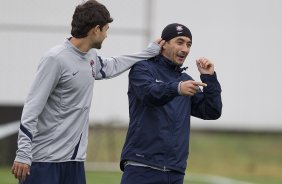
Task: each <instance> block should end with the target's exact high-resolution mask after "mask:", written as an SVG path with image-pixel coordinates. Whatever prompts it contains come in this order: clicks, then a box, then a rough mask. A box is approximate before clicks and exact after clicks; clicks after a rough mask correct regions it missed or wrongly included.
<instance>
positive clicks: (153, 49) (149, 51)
mask: <svg viewBox="0 0 282 184" xmlns="http://www.w3.org/2000/svg"><path fill="white" fill-rule="evenodd" d="M162 44H163V41H161V40H160V39H159V40H156V41H155V42H152V43H150V44H149V46H148V47H147V48H146V49H145V50H143V51H141V52H137V53H134V54H130V55H122V56H118V57H111V58H101V57H98V58H97V64H96V66H97V67H96V73H97V76H96V77H95V79H98V80H99V79H107V78H113V77H116V76H118V75H120V74H121V73H123V72H124V71H126V70H128V69H129V68H130V67H131V66H133V65H134V64H135V63H136V62H138V61H142V60H145V59H149V58H152V57H154V56H156V55H158V54H159V53H160V48H161V45H162Z"/></svg>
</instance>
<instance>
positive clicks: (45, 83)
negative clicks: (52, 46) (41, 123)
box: [15, 57, 60, 165]
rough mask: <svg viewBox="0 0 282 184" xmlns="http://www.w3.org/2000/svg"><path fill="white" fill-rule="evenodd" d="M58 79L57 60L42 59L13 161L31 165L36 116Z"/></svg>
mask: <svg viewBox="0 0 282 184" xmlns="http://www.w3.org/2000/svg"><path fill="white" fill-rule="evenodd" d="M59 78H60V66H59V63H58V62H57V60H56V59H54V58H53V57H47V58H43V59H42V61H41V63H40V64H39V66H38V69H37V73H36V76H35V79H34V81H33V83H32V86H31V89H30V91H29V94H28V96H27V98H26V101H25V105H24V108H23V112H22V117H21V124H20V129H19V134H18V150H17V152H16V158H15V161H17V162H21V163H26V164H29V165H31V160H32V154H31V150H32V139H33V136H34V134H35V133H36V131H37V128H36V127H37V121H38V116H39V115H40V113H41V112H42V110H43V108H44V106H45V104H46V102H47V99H48V97H49V95H50V93H51V92H52V91H53V89H54V88H55V86H56V84H57V83H58V81H59Z"/></svg>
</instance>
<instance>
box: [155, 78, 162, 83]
mask: <svg viewBox="0 0 282 184" xmlns="http://www.w3.org/2000/svg"><path fill="white" fill-rule="evenodd" d="M156 82H157V83H160V82H162V83H163V82H164V81H162V80H159V79H156Z"/></svg>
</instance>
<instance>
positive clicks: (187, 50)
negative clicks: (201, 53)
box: [181, 45, 190, 53]
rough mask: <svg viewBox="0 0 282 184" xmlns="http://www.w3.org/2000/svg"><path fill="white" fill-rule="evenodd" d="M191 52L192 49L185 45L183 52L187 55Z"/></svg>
mask: <svg viewBox="0 0 282 184" xmlns="http://www.w3.org/2000/svg"><path fill="white" fill-rule="evenodd" d="M189 50H190V47H188V46H187V45H183V47H182V50H181V51H182V52H185V53H188V52H189Z"/></svg>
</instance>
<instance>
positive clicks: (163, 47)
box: [162, 42, 168, 50]
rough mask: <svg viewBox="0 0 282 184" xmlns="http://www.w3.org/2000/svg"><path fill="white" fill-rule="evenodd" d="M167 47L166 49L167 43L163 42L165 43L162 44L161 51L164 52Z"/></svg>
mask: <svg viewBox="0 0 282 184" xmlns="http://www.w3.org/2000/svg"><path fill="white" fill-rule="evenodd" d="M167 47H168V43H167V42H165V43H164V44H163V46H162V49H163V50H165V49H167Z"/></svg>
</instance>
